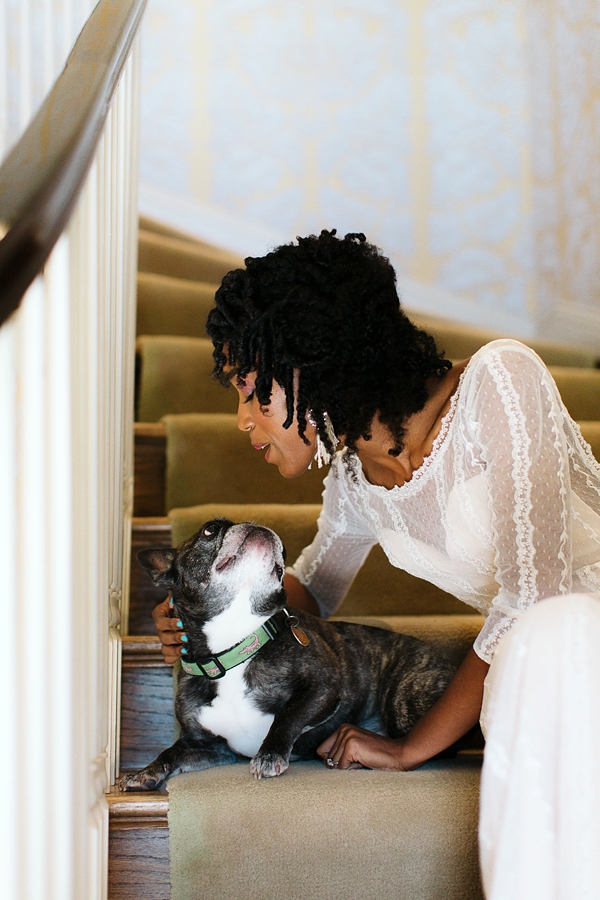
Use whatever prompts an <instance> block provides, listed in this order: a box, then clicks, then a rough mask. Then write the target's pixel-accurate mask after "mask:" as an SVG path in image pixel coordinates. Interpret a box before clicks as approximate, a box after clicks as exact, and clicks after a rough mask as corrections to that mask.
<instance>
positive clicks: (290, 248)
mask: <svg viewBox="0 0 600 900" xmlns="http://www.w3.org/2000/svg"><path fill="white" fill-rule="evenodd" d="M245 262H246V269H235V270H234V271H232V272H229V273H228V274H227V275H225V277H224V278H223V281H222V283H221V286H220V287H219V289H218V291H217V293H216V297H215V302H216V307H215V308H214V309H212V310H211V311H210V313H209V316H208V321H207V326H206V330H207V332H208V334H209V336H210V338H211V339H212V341H213V344H214V348H215V349H214V359H215V368H214V372H213V375H215V376H216V377H217V378H218V379H219V380H220V381H221V382H222V383H223V384H229V377H228V376H226V375H225V374H224V371H223V369H224V366H226V365H229V366H234V367H235V370H236V374H239V376H240V377H242V378H243V377H245V376H246V375H247V374H248V373H249V372H250V371H256V373H257V377H256V383H255V390H256V395H257V398H258V401H259V403H261V405H265V406H266V405H268V404H269V402H270V397H271V390H272V385H273V379H275V381H276V382H278V383H279V384H280V385H281V386H282V387H283V388H284V390H285V395H286V401H287V412H288V416H287V419H286V421H285V423H284V427H285V428H289V427H290V425H291V424H292V422H293V420H294V413H296V415H297V421H298V433H299V434H300V436H301V437H302V439H303V440H304V441H305V442H306V443H308V440H307V438H306V436H305V431H306V423H307V414H308V413H309V411H310V417H311V421H313V422H314V423H315V424H316V427H317V430H318V432H319V435H320V437H321V440H322V441H323V442H324V444H325V445H326V447H327V448H328V450H330V451H331V452H332V451H333V450H334V448H333V447H332V446H331V441H330V439H329V437H328V436H327V431H326V427H325V421H324V415H325V412H327V413H328V414H329V416H330V418H331V421H332V423H333V428H334V430H335V433H336V434H338V435H343V436H344V443H345V445H346V447H347V448H348V449H349V450H350V451H356V441H357V440H359V439H360V438H361V437H362V438H364V439H365V440H369V438H370V429H371V424H372V422H373V417H374V416H375V415H376V414H377V415H378V417H379V419H380V421H381V422H382V423H383V424H385V425H386V426H387V428H388V429H389V431H390V433H391V435H392V436H393V439H394V446H393V447H392V448H391V449H390V451H389V452H390V454H391V455H392V456H398V454H399V453H400V452H401V451H402V440H403V436H404V427H403V426H404V423H405V421H406V419H407V418H408V417H409V416H411V415H412V414H413V413H416V412H418V411H419V410H420V409H422V408H423V406H424V405H425V401H426V400H427V397H428V389H427V381H428V379H430V378H431V377H432V376H441V375H443V374H444V373H445V372H446V371H447V370H448V369H450V368H451V365H452V364H451V363H450V362H449V361H448V360H446V359H444V358H443V356H442V354H441V353H439V352H438V350H437V348H436V346H435V342H434V340H433V338H432V337H431V335H429V334H427V333H426V332H424V331H421V330H420V329H419V328H417V327H416V326H415V325H413V323H412V322H411V321H410V320H409V319H408V318H407V317H406V315H405V314H404V312H403V311H402V309H401V307H400V301H399V299H398V294H397V291H396V274H395V272H394V269H393V267H392V265H391V263H390V261H389V260H388V259H387V258H386V257H385V256H383V255H382V254H381V253H380V251H379V250H378V249H377V248H376V247H374V246H373V245H372V244H369V243H367V241H366V238H365V236H364V234H347V235H346V236H345V238H344V239H343V240H342V239H340V238H337V237H336V231H335V230H332V231H322V232H321V234H320V235H319V236H318V237H316V236H315V235H310V236H309V237H305V238H298V243H297V244H293V243H292V244H284V245H282V246H281V247H277V249H275V250H273V251H272V252H271V253H268V254H267V255H266V256H263V257H260V258H254V257H248V259H246V260H245ZM295 373H297V376H296V380H295V378H294V375H295Z"/></svg>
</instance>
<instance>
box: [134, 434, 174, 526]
mask: <svg viewBox="0 0 600 900" xmlns="http://www.w3.org/2000/svg"><path fill="white" fill-rule="evenodd" d="M134 428H135V430H134V453H135V463H134V471H135V475H134V483H133V514H134V516H136V517H138V518H140V517H142V516H152V517H156V516H164V514H165V512H166V509H165V493H166V479H167V431H166V428H165V426H164V425H161V423H160V422H136V424H135V426H134Z"/></svg>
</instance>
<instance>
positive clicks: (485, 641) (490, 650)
mask: <svg viewBox="0 0 600 900" xmlns="http://www.w3.org/2000/svg"><path fill="white" fill-rule="evenodd" d="M517 618H518V616H503V617H502V618H501V619H500V620H499V621H498V622H496V624H495V625H492V627H491V628H490V630H489V632H488V631H487V630H486V625H487V623H486V625H484V626H483V628H482V629H481V631H480V632H479V634H478V635H477V639H476V640H475V644H474V645H473V649H474V650H475V652H476V653H477V656H479V657H480V658H481V659H483V660H484V662H487V663H491V661H492V659H493V658H494V653H495V652H496V650H497V648H498V644H499V643H500V641H501V640H502V638H503V637H504V636H505V635H507V634H508V632H509V631H510V630H511V628H512V627H513V625H514V624H515V622H516V621H517Z"/></svg>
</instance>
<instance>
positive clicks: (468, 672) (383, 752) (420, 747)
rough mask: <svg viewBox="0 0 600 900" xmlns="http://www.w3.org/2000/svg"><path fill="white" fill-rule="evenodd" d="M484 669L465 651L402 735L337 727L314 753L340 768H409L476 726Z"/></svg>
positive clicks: (484, 674) (397, 769)
mask: <svg viewBox="0 0 600 900" xmlns="http://www.w3.org/2000/svg"><path fill="white" fill-rule="evenodd" d="M488 669H489V666H488V664H487V663H486V662H484V661H483V660H482V659H480V658H479V657H478V656H477V654H476V653H475V651H474V650H473V649H471V650H469V652H468V654H467V656H466V658H465V660H464V662H463V663H462V665H461V666H460V668H459V669H458V671H457V673H456V675H455V676H454V678H453V679H452V681H451V682H450V684H449V685H448V687H447V689H446V691H445V692H444V693H443V694H442V696H441V697H440V699H439V700H438V701H437V703H435V704H434V706H432V707H431V709H430V710H429V711H428V712H426V713H425V715H424V716H423V717H422V718H421V719H419V721H418V722H417V724H416V725H415V726H414V727H413V728H412V730H411V731H410V732H409V733H408V734H407V735H406V736H405V737H403V738H397V739H392V738H387V737H382V736H381V735H378V734H373V733H372V732H370V731H365V730H364V729H363V728H359V727H358V726H356V725H341V726H340V728H338V729H337V731H335V732H334V733H333V734H332V735H331V736H330V737H328V738H327V740H326V741H323V743H322V744H321V746H320V747H319V748H318V750H317V753H318V754H319V756H321V757H322V758H323V759H330V760H333V762H336V763H337V764H338V767H339V768H340V769H353V768H359V767H360V766H366V767H367V768H369V769H394V770H396V771H408V770H409V769H415V768H417V766H420V765H421V764H422V763H424V762H425V761H426V760H428V759H431V757H432V756H436V755H437V754H438V753H441V751H442V750H446V748H447V747H450V746H451V745H452V744H453V743H454V742H455V741H457V740H458V739H459V738H460V737H462V736H463V735H464V734H466V733H467V732H468V731H470V729H471V728H473V726H474V725H476V724H477V721H478V720H479V714H480V712H481V704H482V702H483V682H484V680H485V676H486V675H487V672H488Z"/></svg>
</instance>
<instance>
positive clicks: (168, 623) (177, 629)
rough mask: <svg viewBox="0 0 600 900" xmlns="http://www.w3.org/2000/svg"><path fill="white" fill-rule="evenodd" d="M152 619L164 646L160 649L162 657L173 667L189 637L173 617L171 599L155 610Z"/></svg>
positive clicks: (164, 601) (160, 604)
mask: <svg viewBox="0 0 600 900" xmlns="http://www.w3.org/2000/svg"><path fill="white" fill-rule="evenodd" d="M152 618H153V619H154V625H155V627H156V630H157V632H158V636H159V638H160V642H161V644H162V646H161V648H160V649H161V651H162V655H163V656H164V658H165V662H166V663H169V665H170V666H172V665H173V663H174V662H176V661H177V660H178V659H179V658H180V657H181V652H182V648H183V644H184V643H185V641H186V640H187V637H186V635H185V634H184V632H183V628H182V626H181V624H180V623H179V622H178V620H177V619H176V618H174V616H173V608H172V601H171V599H170V598H169V597H167V599H166V600H163V602H162V603H159V604H158V606H156V607H155V608H154V610H153V611H152Z"/></svg>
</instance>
